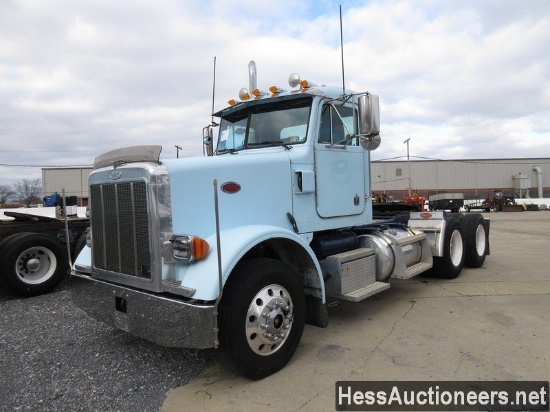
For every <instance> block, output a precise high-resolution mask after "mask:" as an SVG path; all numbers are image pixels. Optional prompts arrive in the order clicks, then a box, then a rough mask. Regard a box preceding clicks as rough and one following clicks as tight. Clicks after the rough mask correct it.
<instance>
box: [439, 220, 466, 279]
mask: <svg viewBox="0 0 550 412" xmlns="http://www.w3.org/2000/svg"><path fill="white" fill-rule="evenodd" d="M446 220H447V222H446V226H445V233H444V237H443V256H442V257H434V258H433V259H434V260H433V271H434V274H435V275H436V276H439V277H441V278H446V279H454V278H457V277H458V275H460V272H461V271H462V268H463V267H464V257H465V254H464V250H465V248H464V233H463V230H462V223H461V221H460V220H459V219H455V218H452V217H451V218H449V219H446Z"/></svg>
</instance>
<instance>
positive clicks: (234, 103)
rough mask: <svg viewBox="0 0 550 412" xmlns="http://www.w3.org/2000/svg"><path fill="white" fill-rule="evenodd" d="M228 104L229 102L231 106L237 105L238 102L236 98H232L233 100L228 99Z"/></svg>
mask: <svg viewBox="0 0 550 412" xmlns="http://www.w3.org/2000/svg"><path fill="white" fill-rule="evenodd" d="M227 104H228V105H229V106H235V105H236V104H237V102H236V101H235V99H231V100H228V101H227Z"/></svg>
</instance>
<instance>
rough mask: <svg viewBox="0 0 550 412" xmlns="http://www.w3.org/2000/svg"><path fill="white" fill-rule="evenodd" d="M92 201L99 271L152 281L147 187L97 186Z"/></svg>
mask: <svg viewBox="0 0 550 412" xmlns="http://www.w3.org/2000/svg"><path fill="white" fill-rule="evenodd" d="M90 200H91V207H90V212H91V222H92V225H91V226H92V239H93V248H92V252H93V261H94V266H95V268H97V269H100V270H106V271H110V272H115V273H123V274H125V275H130V276H135V277H139V278H145V279H150V278H151V253H150V246H149V220H148V213H147V185H146V183H145V182H143V181H135V182H119V183H101V184H93V185H91V186H90Z"/></svg>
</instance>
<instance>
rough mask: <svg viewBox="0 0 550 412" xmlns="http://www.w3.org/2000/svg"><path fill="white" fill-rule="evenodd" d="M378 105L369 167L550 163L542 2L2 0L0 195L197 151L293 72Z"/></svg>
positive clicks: (548, 11) (549, 23)
mask: <svg viewBox="0 0 550 412" xmlns="http://www.w3.org/2000/svg"><path fill="white" fill-rule="evenodd" d="M339 5H341V6H342V21H343V30H342V31H343V42H344V47H343V50H344V51H343V52H344V61H345V83H346V88H347V89H350V90H355V91H358V92H361V91H370V92H371V93H374V94H376V95H378V96H379V97H380V111H381V115H380V116H381V136H382V144H381V146H380V147H379V148H378V149H377V150H376V151H374V152H373V153H372V159H373V160H382V159H393V158H400V159H402V158H403V157H406V151H407V148H406V144H404V141H405V140H406V139H410V141H409V145H410V146H409V150H410V155H411V158H412V159H413V160H414V159H420V158H429V159H480V158H483V159H487V158H489V159H492V158H528V157H550V2H549V1H547V0H477V1H464V0H406V1H400V0H379V1H376V0H373V1H367V0H364V1H362V0H355V1H349V0H340V1H329V0H305V1H295V0H294V1H290V0H262V1H258V0H238V1H234V0H225V1H216V0H158V1H155V2H152V1H144V0H132V1H129V0H126V1H124V0H79V1H74V0H50V1H43V0H0V185H12V184H14V183H15V182H18V181H21V179H29V180H32V179H37V178H41V168H42V167H60V166H90V165H92V164H93V161H94V159H95V157H96V156H99V155H100V154H102V153H104V152H107V151H109V150H113V149H117V148H121V147H125V146H133V145H141V144H160V145H162V146H163V152H162V155H161V159H169V158H175V157H176V152H177V150H176V147H175V146H176V145H178V146H180V147H181V148H182V150H181V151H180V153H179V155H180V157H195V156H202V128H203V127H204V126H206V125H207V124H209V122H210V120H211V117H210V115H211V112H212V81H213V67H214V57H216V93H215V100H214V109H215V111H217V110H220V109H223V108H224V107H226V106H227V101H228V100H229V99H231V98H237V97H238V93H239V90H240V89H241V87H247V86H248V74H247V73H248V71H247V66H248V62H249V61H250V60H254V61H255V62H256V64H257V73H258V86H259V87H260V88H264V89H267V88H268V87H269V86H272V85H279V86H280V87H282V88H288V76H289V75H290V74H291V73H294V72H296V73H299V74H300V75H301V77H302V79H307V80H309V81H312V82H314V83H317V84H326V85H334V86H338V87H341V85H342V71H341V50H340V26H339V19H340V17H339Z"/></svg>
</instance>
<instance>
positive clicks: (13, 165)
mask: <svg viewBox="0 0 550 412" xmlns="http://www.w3.org/2000/svg"><path fill="white" fill-rule="evenodd" d="M0 166H5V167H40V168H46V167H59V168H63V167H93V166H92V165H91V164H89V165H16V164H8V163H0Z"/></svg>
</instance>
